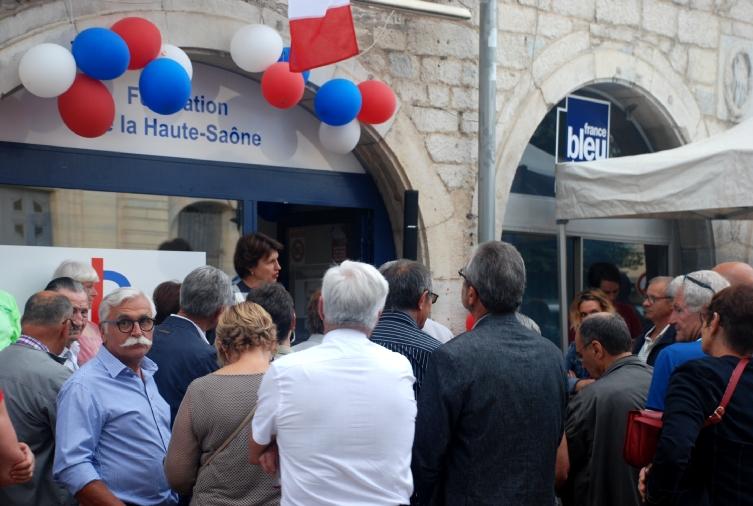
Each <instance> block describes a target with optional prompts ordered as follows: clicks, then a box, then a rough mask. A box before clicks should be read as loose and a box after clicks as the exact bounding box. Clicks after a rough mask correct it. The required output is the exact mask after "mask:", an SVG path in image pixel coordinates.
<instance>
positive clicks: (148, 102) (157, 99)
mask: <svg viewBox="0 0 753 506" xmlns="http://www.w3.org/2000/svg"><path fill="white" fill-rule="evenodd" d="M139 93H140V94H141V102H143V104H144V105H145V106H147V107H148V108H149V109H151V110H152V111H154V112H156V113H159V114H174V113H176V112H178V111H180V110H181V109H183V107H185V105H186V101H188V97H190V96H191V80H190V79H189V78H188V73H187V72H186V71H185V69H184V68H183V67H182V66H181V65H180V63H178V62H176V61H175V60H170V59H168V58H157V59H156V60H152V61H151V62H149V64H148V65H147V66H146V67H144V70H142V71H141V77H140V78H139Z"/></svg>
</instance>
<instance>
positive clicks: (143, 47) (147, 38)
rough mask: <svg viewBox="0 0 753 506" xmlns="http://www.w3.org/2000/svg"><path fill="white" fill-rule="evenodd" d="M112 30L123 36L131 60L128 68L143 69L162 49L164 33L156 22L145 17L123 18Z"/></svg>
mask: <svg viewBox="0 0 753 506" xmlns="http://www.w3.org/2000/svg"><path fill="white" fill-rule="evenodd" d="M112 31H113V32H115V33H117V34H118V35H120V36H121V37H123V40H125V42H126V44H127V45H128V50H129V51H130V52H131V61H130V63H128V68H129V69H130V70H133V69H143V68H144V67H146V64H147V63H149V62H150V61H152V60H154V59H155V58H157V56H158V55H159V52H160V49H162V35H161V34H160V33H159V28H157V27H156V26H155V25H154V23H152V22H151V21H149V20H148V19H144V18H136V17H131V18H123V19H121V20H120V21H118V22H117V23H115V24H114V25H112Z"/></svg>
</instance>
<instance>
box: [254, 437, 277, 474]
mask: <svg viewBox="0 0 753 506" xmlns="http://www.w3.org/2000/svg"><path fill="white" fill-rule="evenodd" d="M279 462H280V451H279V450H278V449H277V443H272V444H271V445H269V447H268V448H267V449H266V450H264V453H262V454H261V455H260V456H259V465H260V466H261V469H262V471H264V472H265V473H267V474H268V475H270V476H274V475H275V474H277V470H278V468H279Z"/></svg>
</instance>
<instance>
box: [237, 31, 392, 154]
mask: <svg viewBox="0 0 753 506" xmlns="http://www.w3.org/2000/svg"><path fill="white" fill-rule="evenodd" d="M230 56H231V57H232V59H233V61H234V62H235V64H236V65H238V66H239V67H240V68H241V69H243V70H245V71H247V72H263V75H262V78H261V93H262V96H264V99H265V100H266V101H267V102H268V103H269V104H270V105H271V106H272V107H276V108H278V109H290V108H292V107H294V106H296V105H297V104H298V103H299V102H300V101H301V99H302V98H303V92H304V91H305V87H306V83H307V82H308V78H309V72H308V71H306V72H303V73H302V74H301V73H298V72H291V71H290V67H289V65H288V60H289V58H290V48H289V47H283V42H282V37H280V34H279V33H277V32H276V31H275V30H274V29H273V28H270V27H268V26H266V25H259V24H254V25H247V26H244V27H242V28H240V29H239V30H238V31H237V32H235V35H233V39H232V41H231V43H230ZM396 108H397V99H396V98H395V94H394V93H393V91H392V90H391V89H390V87H389V86H387V85H386V84H385V83H383V82H381V81H376V80H369V81H364V82H362V83H360V84H359V85H357V86H356V85H355V84H354V83H353V82H352V81H349V80H347V79H332V80H330V81H327V82H326V83H324V84H323V85H322V86H321V87H320V88H319V90H318V91H317V93H316V96H315V98H314V110H315V112H316V116H317V117H318V118H319V120H320V121H321V122H322V123H321V125H320V126H319V140H320V142H321V143H322V146H324V148H325V149H327V150H328V151H332V152H334V153H340V154H345V153H349V152H350V151H352V150H353V149H354V148H355V147H356V145H357V144H358V141H359V139H360V138H361V125H360V123H368V124H379V123H384V122H385V121H387V120H389V119H390V118H391V117H392V115H393V114H394V113H395V109H396Z"/></svg>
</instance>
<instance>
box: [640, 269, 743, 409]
mask: <svg viewBox="0 0 753 506" xmlns="http://www.w3.org/2000/svg"><path fill="white" fill-rule="evenodd" d="M728 286H729V281H727V280H726V279H724V278H723V277H722V276H721V275H720V274H718V273H716V272H714V271H705V270H704V271H695V272H691V273H690V274H685V275H684V276H677V277H676V278H675V279H673V280H672V282H671V283H670V284H669V292H670V293H671V294H672V296H673V299H672V314H671V315H670V317H669V323H671V324H673V325H674V326H675V330H676V333H677V335H676V338H675V339H676V341H677V342H676V343H675V344H673V345H671V346H668V347H666V348H664V349H663V350H662V351H661V353H659V356H658V357H657V358H656V363H654V377H653V379H652V380H651V388H649V391H648V399H646V407H647V408H649V409H655V410H657V411H664V396H665V395H666V394H667V387H669V378H670V376H671V375H672V372H674V370H675V368H676V367H677V366H679V365H681V364H684V363H685V362H688V361H690V360H695V359H698V358H703V357H704V356H705V354H704V353H703V350H702V349H701V325H702V322H701V314H702V313H703V309H704V308H705V307H706V305H708V303H709V302H711V299H712V298H713V297H714V295H715V294H716V293H717V292H720V291H722V290H724V289H725V288H727V287H728Z"/></svg>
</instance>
